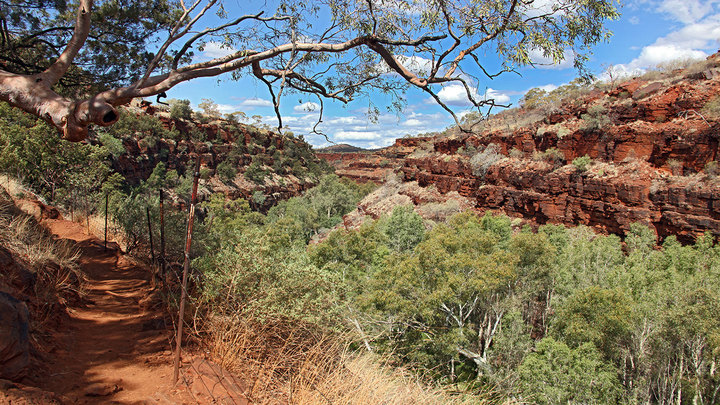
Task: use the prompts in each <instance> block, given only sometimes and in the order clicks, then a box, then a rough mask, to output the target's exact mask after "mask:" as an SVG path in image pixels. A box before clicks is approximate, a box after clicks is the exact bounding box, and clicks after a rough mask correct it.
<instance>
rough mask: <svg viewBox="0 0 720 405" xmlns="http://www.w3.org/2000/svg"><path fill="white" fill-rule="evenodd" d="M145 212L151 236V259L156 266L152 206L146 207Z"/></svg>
mask: <svg viewBox="0 0 720 405" xmlns="http://www.w3.org/2000/svg"><path fill="white" fill-rule="evenodd" d="M145 213H147V223H148V235H149V236H150V260H152V264H153V266H154V265H155V248H154V247H153V237H152V222H150V207H145Z"/></svg>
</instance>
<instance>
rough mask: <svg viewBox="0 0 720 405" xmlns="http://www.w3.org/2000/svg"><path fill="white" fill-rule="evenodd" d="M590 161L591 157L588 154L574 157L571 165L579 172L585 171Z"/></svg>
mask: <svg viewBox="0 0 720 405" xmlns="http://www.w3.org/2000/svg"><path fill="white" fill-rule="evenodd" d="M590 163H592V159H590V156H588V155H585V156H582V157H578V158H575V159H573V161H572V164H573V166H575V168H576V169H578V170H579V171H581V172H584V171H586V170H587V168H588V165H589V164H590Z"/></svg>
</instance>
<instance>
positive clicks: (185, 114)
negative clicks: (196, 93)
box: [168, 99, 193, 120]
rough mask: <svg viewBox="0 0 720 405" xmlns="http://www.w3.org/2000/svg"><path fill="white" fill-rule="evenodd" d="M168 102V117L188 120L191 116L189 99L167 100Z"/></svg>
mask: <svg viewBox="0 0 720 405" xmlns="http://www.w3.org/2000/svg"><path fill="white" fill-rule="evenodd" d="M168 104H170V118H173V119H186V120H189V119H190V118H191V117H192V113H193V110H192V108H190V100H176V99H172V100H168Z"/></svg>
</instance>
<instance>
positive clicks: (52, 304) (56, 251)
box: [0, 188, 84, 337]
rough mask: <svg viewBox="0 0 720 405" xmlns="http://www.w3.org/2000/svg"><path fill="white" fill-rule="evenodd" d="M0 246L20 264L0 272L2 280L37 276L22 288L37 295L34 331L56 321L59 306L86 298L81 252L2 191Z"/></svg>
mask: <svg viewBox="0 0 720 405" xmlns="http://www.w3.org/2000/svg"><path fill="white" fill-rule="evenodd" d="M11 189H12V188H11ZM0 247H2V248H4V249H5V250H7V251H8V252H9V253H10V254H11V255H12V257H13V258H14V261H15V262H16V264H17V266H10V267H8V268H5V269H0V281H2V280H3V279H6V280H7V281H10V280H12V279H15V278H17V277H18V275H20V274H22V273H23V272H26V273H31V274H32V275H33V281H32V282H28V281H26V282H25V283H24V287H22V288H24V289H28V288H29V289H32V291H25V293H32V295H33V296H34V300H33V302H32V303H31V305H32V306H33V307H34V310H33V326H32V329H33V331H34V332H41V331H42V330H44V329H45V325H46V324H47V323H49V322H54V321H56V319H55V318H56V317H57V311H58V310H59V308H58V306H57V304H58V303H59V304H61V305H65V304H67V303H68V302H76V301H78V300H79V299H80V298H81V297H82V296H83V295H84V291H83V284H84V275H83V273H82V272H81V271H80V269H79V267H78V265H77V259H78V257H79V251H78V250H77V248H76V247H75V245H74V244H73V243H71V242H68V241H58V240H55V239H53V237H52V235H50V233H49V232H48V231H47V230H45V229H44V228H42V227H41V226H40V225H39V224H38V223H37V221H36V220H35V218H34V217H32V216H30V215H27V214H24V213H22V211H20V209H19V208H17V207H16V206H15V204H14V202H13V201H12V199H11V197H10V195H8V194H7V193H6V192H5V191H4V190H3V189H1V188H0ZM34 337H35V336H34Z"/></svg>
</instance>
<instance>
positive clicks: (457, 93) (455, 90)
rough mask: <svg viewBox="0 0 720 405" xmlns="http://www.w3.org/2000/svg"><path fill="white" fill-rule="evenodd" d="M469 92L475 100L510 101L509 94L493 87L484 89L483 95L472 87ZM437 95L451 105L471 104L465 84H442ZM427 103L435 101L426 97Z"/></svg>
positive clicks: (468, 105) (465, 105)
mask: <svg viewBox="0 0 720 405" xmlns="http://www.w3.org/2000/svg"><path fill="white" fill-rule="evenodd" d="M470 94H471V95H472V97H473V99H475V100H476V101H481V100H490V99H492V100H495V102H496V103H500V104H504V103H507V102H508V101H510V95H509V94H507V93H506V92H502V91H499V90H495V89H493V88H488V89H487V90H486V91H485V94H484V95H480V94H478V92H477V90H475V89H474V88H472V87H471V88H470ZM437 95H438V97H439V98H440V101H442V102H443V103H445V104H447V105H449V106H453V107H470V106H472V102H471V101H470V99H468V95H467V90H465V86H463V85H462V84H458V83H453V84H450V85H447V86H444V87H443V88H442V89H440V91H439V92H438V93H437ZM427 103H428V104H433V103H435V100H434V99H433V98H429V99H427Z"/></svg>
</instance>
